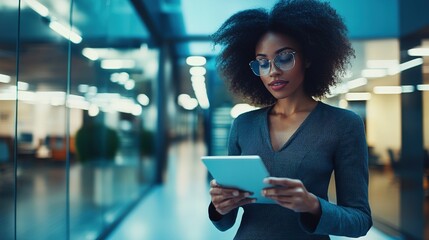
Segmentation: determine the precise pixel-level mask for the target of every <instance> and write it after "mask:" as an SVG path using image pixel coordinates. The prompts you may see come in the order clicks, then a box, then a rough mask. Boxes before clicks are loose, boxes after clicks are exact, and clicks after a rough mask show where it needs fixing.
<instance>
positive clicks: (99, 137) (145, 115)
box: [0, 0, 159, 239]
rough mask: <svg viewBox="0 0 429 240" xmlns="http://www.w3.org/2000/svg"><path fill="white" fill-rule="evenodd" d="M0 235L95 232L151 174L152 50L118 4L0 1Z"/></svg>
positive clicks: (130, 13)
mask: <svg viewBox="0 0 429 240" xmlns="http://www.w3.org/2000/svg"><path fill="white" fill-rule="evenodd" d="M0 20H1V22H2V23H3V24H0V30H1V32H2V33H3V34H2V35H1V36H0V223H1V226H2V239H3V237H4V239H29V238H31V239H68V238H70V239H95V238H97V237H98V236H100V235H102V234H103V233H104V232H105V231H106V230H107V229H108V228H109V226H111V225H112V224H113V223H114V222H115V221H118V219H120V217H121V216H122V215H123V214H124V213H125V212H126V211H127V209H128V208H129V207H130V206H131V205H132V204H133V203H134V202H135V201H137V200H138V198H139V197H140V196H141V194H142V193H143V192H144V191H145V190H146V189H147V188H148V187H149V186H150V184H151V183H152V182H153V180H154V172H155V170H154V167H155V164H154V152H155V150H154V149H155V144H154V134H153V133H154V132H155V130H156V119H157V114H156V112H157V111H156V106H155V105H156V104H155V101H153V99H155V97H156V96H155V91H154V88H155V87H156V86H155V85H154V83H155V82H156V77H157V72H158V61H159V56H158V55H159V51H158V50H157V49H156V48H153V47H151V46H149V45H148V42H149V39H150V36H149V35H148V33H147V30H146V27H145V26H144V25H142V21H141V20H140V19H139V17H138V16H137V15H136V13H135V12H134V9H133V8H132V6H131V5H130V3H129V1H126V0H113V1H112V0H97V1H90V2H88V1H84V0H76V1H70V0H55V1H53V0H52V1H51V0H46V1H34V0H25V1H24V0H22V1H20V2H19V1H2V2H1V3H0Z"/></svg>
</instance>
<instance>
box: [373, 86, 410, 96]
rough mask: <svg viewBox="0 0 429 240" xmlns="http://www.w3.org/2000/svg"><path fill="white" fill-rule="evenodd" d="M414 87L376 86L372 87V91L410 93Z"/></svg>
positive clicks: (378, 92) (379, 92)
mask: <svg viewBox="0 0 429 240" xmlns="http://www.w3.org/2000/svg"><path fill="white" fill-rule="evenodd" d="M414 90H415V87H414V86H413V85H403V86H377V87H374V89H373V91H374V93H375V94H401V93H412V92H414Z"/></svg>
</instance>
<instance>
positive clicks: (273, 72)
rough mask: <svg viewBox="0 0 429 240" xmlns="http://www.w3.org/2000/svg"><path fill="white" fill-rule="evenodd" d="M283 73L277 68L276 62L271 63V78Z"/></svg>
mask: <svg viewBox="0 0 429 240" xmlns="http://www.w3.org/2000/svg"><path fill="white" fill-rule="evenodd" d="M280 73H281V70H280V69H279V68H278V67H277V66H276V64H275V63H274V61H271V62H270V72H269V75H270V76H275V75H278V74H280Z"/></svg>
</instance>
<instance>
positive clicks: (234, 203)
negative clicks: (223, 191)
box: [213, 197, 254, 211]
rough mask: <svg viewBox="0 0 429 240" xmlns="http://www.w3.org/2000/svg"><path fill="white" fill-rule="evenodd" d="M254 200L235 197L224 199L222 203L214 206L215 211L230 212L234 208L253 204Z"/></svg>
mask: <svg viewBox="0 0 429 240" xmlns="http://www.w3.org/2000/svg"><path fill="white" fill-rule="evenodd" d="M253 201H254V199H252V198H248V197H236V198H230V199H226V200H224V201H222V202H219V203H217V204H215V203H213V204H215V207H216V209H218V208H219V209H220V210H221V211H231V210H232V209H234V208H237V207H239V206H242V205H244V204H248V203H251V202H253Z"/></svg>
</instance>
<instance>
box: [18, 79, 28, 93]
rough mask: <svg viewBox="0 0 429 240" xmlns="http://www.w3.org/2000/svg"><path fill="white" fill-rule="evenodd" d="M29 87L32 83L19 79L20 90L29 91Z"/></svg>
mask: <svg viewBox="0 0 429 240" xmlns="http://www.w3.org/2000/svg"><path fill="white" fill-rule="evenodd" d="M29 87H30V84H28V83H26V82H21V81H18V90H23V91H27V90H28V88H29Z"/></svg>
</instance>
